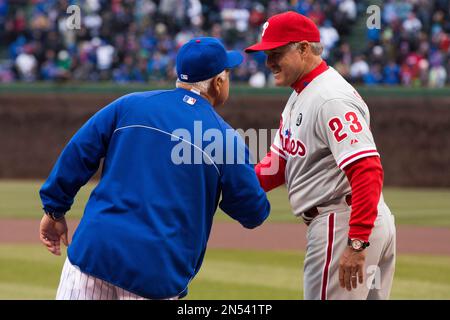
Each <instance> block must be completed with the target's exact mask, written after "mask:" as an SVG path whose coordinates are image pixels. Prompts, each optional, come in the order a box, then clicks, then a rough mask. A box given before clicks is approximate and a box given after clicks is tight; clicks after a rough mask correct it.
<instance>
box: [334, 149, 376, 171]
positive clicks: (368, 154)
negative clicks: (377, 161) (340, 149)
mask: <svg viewBox="0 0 450 320" xmlns="http://www.w3.org/2000/svg"><path fill="white" fill-rule="evenodd" d="M371 156H377V157H379V156H380V154H379V153H378V151H377V150H376V149H370V150H363V151H358V152H356V153H353V154H351V155H349V156H347V157H345V158H344V159H343V160H342V161H339V162H338V167H339V168H340V169H344V168H345V167H346V166H347V165H349V164H350V163H352V162H354V161H356V160H359V159H361V158H365V157H371Z"/></svg>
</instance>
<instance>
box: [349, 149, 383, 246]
mask: <svg viewBox="0 0 450 320" xmlns="http://www.w3.org/2000/svg"><path fill="white" fill-rule="evenodd" d="M344 172H345V174H346V175H347V178H348V181H349V182H350V186H351V189H352V212H351V216H350V222H349V226H350V231H349V234H348V235H349V238H351V239H354V238H356V239H360V240H362V241H369V237H370V234H371V232H372V228H373V226H374V223H375V219H376V218H377V215H378V202H379V200H380V196H381V190H382V187H383V168H382V166H381V161H380V158H379V157H377V156H372V157H366V158H362V159H359V160H357V161H355V162H353V163H351V164H349V165H348V166H347V167H345V168H344Z"/></svg>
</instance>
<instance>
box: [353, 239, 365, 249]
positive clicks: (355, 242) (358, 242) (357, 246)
mask: <svg viewBox="0 0 450 320" xmlns="http://www.w3.org/2000/svg"><path fill="white" fill-rule="evenodd" d="M362 246H363V244H362V242H361V240H358V239H354V240H352V248H353V249H355V250H360V249H361V248H362Z"/></svg>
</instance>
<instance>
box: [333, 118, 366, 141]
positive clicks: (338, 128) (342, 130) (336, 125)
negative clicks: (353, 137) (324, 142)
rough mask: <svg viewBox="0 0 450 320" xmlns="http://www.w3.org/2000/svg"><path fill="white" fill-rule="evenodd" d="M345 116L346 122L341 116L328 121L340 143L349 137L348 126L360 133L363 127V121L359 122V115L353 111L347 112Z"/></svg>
mask: <svg viewBox="0 0 450 320" xmlns="http://www.w3.org/2000/svg"><path fill="white" fill-rule="evenodd" d="M344 117H345V120H346V121H345V122H343V121H342V120H341V118H340V117H334V118H331V119H330V121H328V127H329V128H330V130H331V131H332V132H333V134H334V138H335V139H336V141H337V142H338V143H340V142H342V141H344V140H345V139H346V138H347V137H348V134H347V132H346V131H347V130H346V129H347V128H349V129H350V131H351V132H353V133H359V132H361V131H362V129H363V127H362V125H361V122H359V119H358V115H357V114H356V113H354V112H353V111H351V112H347V113H346V114H345V116H344Z"/></svg>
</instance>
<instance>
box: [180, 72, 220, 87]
mask: <svg viewBox="0 0 450 320" xmlns="http://www.w3.org/2000/svg"><path fill="white" fill-rule="evenodd" d="M226 76H227V71H226V70H223V71H222V72H221V73H219V74H218V75H215V76H214V77H212V78H209V79H206V80H203V81H199V82H192V83H191V82H184V81H181V80H179V79H177V82H176V83H175V86H176V87H177V88H179V87H180V85H181V84H187V85H189V86H191V87H192V89H196V90H198V91H200V92H207V91H208V90H209V87H210V86H211V82H212V80H213V79H214V78H215V77H219V78H220V79H222V80H223V81H225V79H226Z"/></svg>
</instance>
